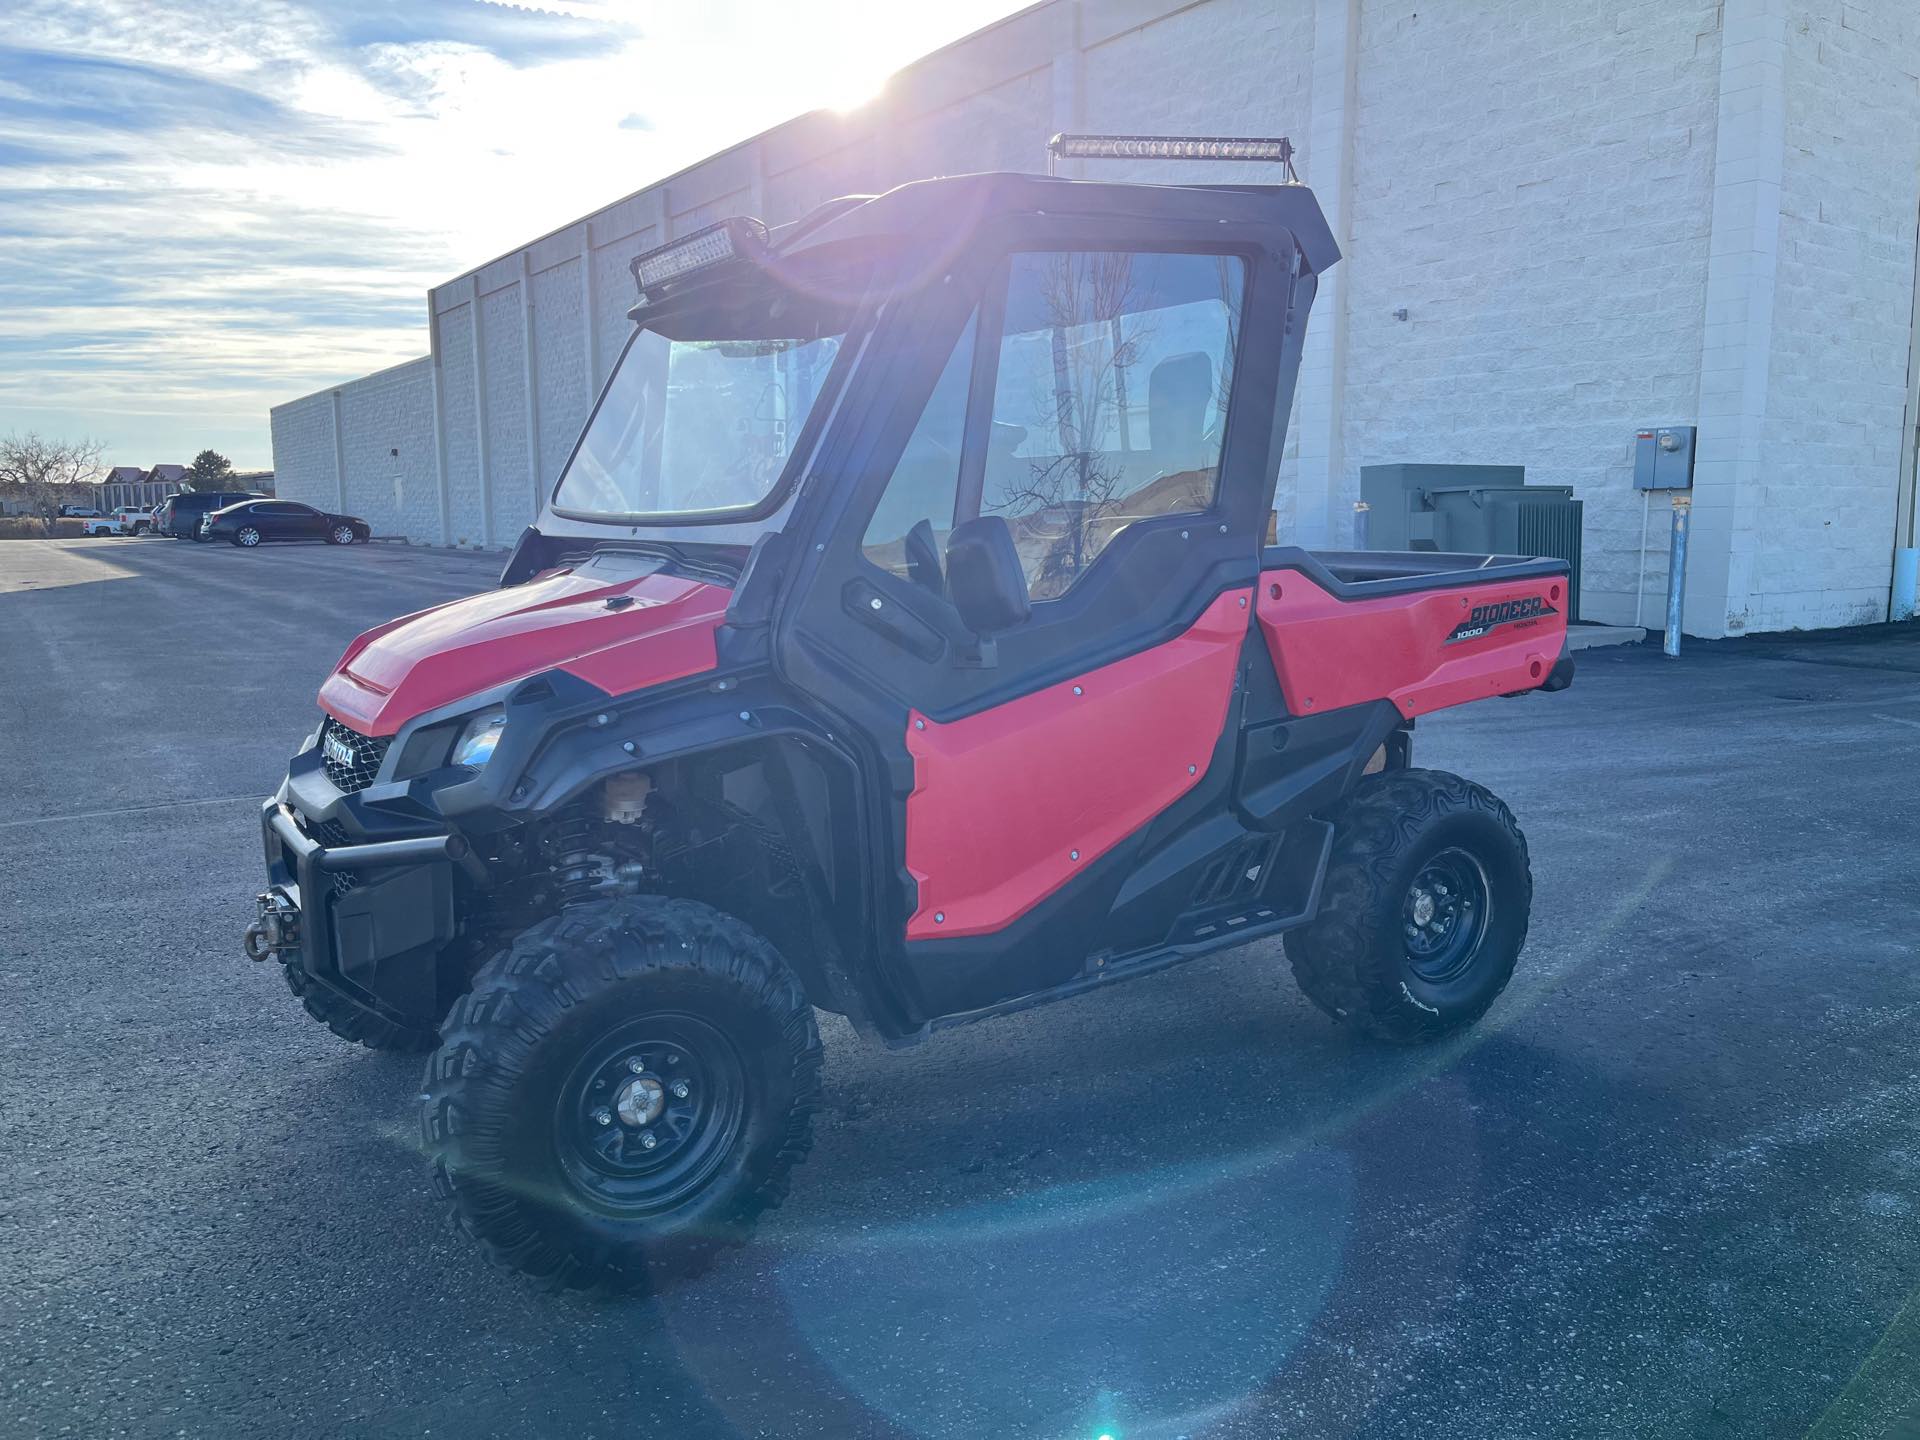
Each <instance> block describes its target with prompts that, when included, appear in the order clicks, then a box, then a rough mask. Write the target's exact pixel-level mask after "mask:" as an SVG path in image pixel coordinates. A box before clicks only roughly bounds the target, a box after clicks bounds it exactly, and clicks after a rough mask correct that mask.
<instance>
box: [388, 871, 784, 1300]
mask: <svg viewBox="0 0 1920 1440" xmlns="http://www.w3.org/2000/svg"><path fill="white" fill-rule="evenodd" d="M424 1091H425V1093H424V1095H423V1096H422V1111H421V1123H422V1131H423V1136H424V1139H425V1144H426V1148H427V1151H428V1154H429V1155H430V1157H431V1158H432V1162H433V1167H434V1175H435V1181H436V1184H437V1186H438V1188H439V1190H440V1192H441V1194H442V1195H443V1196H444V1197H445V1199H446V1200H447V1201H448V1203H449V1204H450V1206H451V1207H452V1210H453V1214H454V1218H455V1220H456V1221H457V1223H458V1224H459V1225H460V1227H461V1228H462V1229H464V1230H465V1231H466V1232H467V1233H468V1234H470V1235H472V1236H473V1237H474V1238H475V1239H477V1240H478V1241H479V1242H480V1244H481V1246H482V1248H483V1249H484V1250H485V1251H486V1252H487V1253H488V1254H489V1255H490V1256H491V1257H492V1258H493V1259H494V1260H496V1261H498V1262H499V1263H501V1264H503V1265H506V1266H509V1267H511V1268H513V1269H517V1270H521V1271H524V1272H526V1273H527V1274H529V1275H532V1276H534V1277H536V1278H538V1279H540V1280H542V1281H544V1282H545V1283H547V1284H549V1285H551V1286H553V1287H555V1288H558V1289H566V1288H585V1287H589V1286H597V1287H600V1288H603V1289H607V1290H614V1291H625V1290H634V1289H640V1288H644V1287H646V1286H647V1285H648V1284H649V1283H650V1282H651V1281H653V1280H655V1279H656V1278H665V1277H666V1276H669V1275H672V1274H677V1273H686V1272H688V1271H691V1270H694V1269H698V1268H699V1267H700V1265H701V1264H702V1263H704V1261H705V1260H707V1259H708V1258H710V1257H711V1256H712V1255H713V1254H715V1253H716V1252H717V1251H718V1250H720V1249H721V1248H722V1247H724V1246H726V1245H729V1244H734V1243H738V1242H739V1241H740V1240H742V1239H744V1238H745V1236H746V1235H747V1233H748V1232H749V1231H750V1230H751V1228H752V1226H753V1224H754V1222H755V1221H756V1220H757V1219H758V1218H759V1216H760V1215H761V1214H762V1213H764V1212H765V1211H767V1210H770V1209H772V1208H773V1207H774V1206H776V1205H778V1204H779V1203H780V1202H781V1200H783V1199H784V1198H785V1197H786V1193H787V1184H788V1178H789V1174H790V1172H791V1171H792V1169H793V1167H794V1166H795V1165H796V1164H798V1163H799V1162H800V1160H802V1159H803V1158H804V1157H805V1155H806V1153H807V1151H808V1150H809V1149H810V1148H811V1146H812V1143H813V1112H814V1110H815V1109H816V1108H817V1106H818V1105H819V1101H820V1035H819V1031H818V1029H817V1028H816V1027H815V1025H814V1018H813V1010H812V1007H811V1006H810V1005H809V1004H808V1003H807V999H806V996H805V994H804V993H803V992H802V990H801V987H800V984H799V982H798V981H797V980H796V979H795V978H794V976H793V974H792V972H791V971H790V970H788V968H787V967H786V965H785V963H784V962H783V961H782V960H781V959H780V957H779V955H778V954H776V953H775V951H774V949H773V947H772V946H771V945H770V944H768V943H767V941H766V940H764V939H762V938H761V937H760V936H759V935H757V934H756V933H754V931H752V930H751V929H749V928H748V927H747V926H746V925H744V924H742V923H741V922H740V921H738V920H735V919H733V918H732V917H731V916H728V915H724V914H722V913H720V912H719V911H717V910H713V909H711V908H709V907H708V906H705V905H701V904H697V903H695V902H693V901H690V900H668V899H662V898H659V897H646V896H643V897H639V898H635V899H629V900H609V901H599V902H594V903H591V904H586V905H579V906H576V907H574V908H572V909H570V910H567V911H565V912H564V913H562V914H560V915H557V916H555V917H553V918H552V919H549V920H545V921H542V922H541V923H540V924H538V925H535V926H534V927H533V928H532V929H530V930H527V931H525V932H523V933H522V934H521V935H520V936H519V937H518V938H517V939H516V940H515V941H514V942H513V944H512V945H511V946H510V947H509V948H508V949H507V950H506V951H505V952H504V953H502V954H500V955H498V956H496V957H495V958H494V959H493V960H491V961H489V962H488V963H487V964H486V965H485V966H483V967H482V968H481V970H480V972H479V974H478V975H476V976H475V977H474V982H473V988H472V990H471V991H469V992H468V993H467V994H466V995H465V996H463V997H461V999H460V1000H459V1001H457V1002H456V1003H455V1005H454V1007H453V1011H452V1013H451V1014H450V1015H449V1016H448V1017H447V1020H446V1023H445V1024H444V1025H443V1026H442V1027H441V1044H440V1049H439V1050H438V1051H437V1052H435V1054H434V1055H433V1057H432V1059H431V1060H430V1062H429V1063H428V1066H427V1077H426V1083H425V1087H424Z"/></svg>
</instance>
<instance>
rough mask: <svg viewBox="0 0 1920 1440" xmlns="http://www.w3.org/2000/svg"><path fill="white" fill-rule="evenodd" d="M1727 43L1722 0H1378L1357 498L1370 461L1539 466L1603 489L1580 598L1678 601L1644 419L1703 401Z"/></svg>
mask: <svg viewBox="0 0 1920 1440" xmlns="http://www.w3.org/2000/svg"><path fill="white" fill-rule="evenodd" d="M1719 41H1720V37H1719V24H1718V15H1717V7H1716V6H1715V5H1714V4H1713V3H1711V0H1705V3H1685V0H1652V3H1643V4H1639V5H1629V6H1622V5H1621V4H1619V3H1617V0H1606V3H1598V0H1567V3H1563V4H1556V5H1553V6H1541V5H1537V4H1534V3H1531V0H1514V3H1504V4H1481V5H1472V6H1445V5H1441V6H1434V5H1427V4H1424V3H1420V0H1366V3H1365V4H1363V5H1362V7H1361V13H1360V35H1359V44H1360V52H1359V57H1358V65H1357V77H1358V113H1357V116H1356V118H1355V129H1354V139H1353V156H1354V159H1353V174H1354V191H1353V221H1352V225H1353V230H1352V234H1351V236H1350V237H1349V243H1348V260H1347V264H1348V265H1349V266H1350V267H1351V268H1350V270H1349V272H1348V275H1347V284H1348V310H1347V323H1348V327H1349V364H1348V368H1347V374H1346V394H1345V402H1346V403H1345V416H1344V437H1343V438H1344V449H1345V460H1346V464H1345V467H1344V469H1343V470H1342V472H1341V474H1340V475H1339V476H1338V477H1337V490H1336V494H1335V497H1334V505H1333V508H1334V513H1335V516H1336V517H1337V518H1338V519H1339V520H1341V521H1343V522H1344V521H1345V520H1346V517H1347V516H1348V515H1349V514H1350V507H1351V504H1352V502H1353V500H1354V499H1356V498H1357V496H1358V484H1359V470H1360V467H1361V466H1362V465H1369V464H1392V463H1395V462H1401V461H1424V462H1430V463H1457V464H1466V463H1480V464H1493V465H1524V466H1526V467H1527V479H1528V481H1529V482H1530V483H1537V484H1557V485H1569V484H1570V485H1572V486H1573V487H1574V492H1575V494H1576V495H1578V496H1579V497H1580V498H1581V499H1582V500H1583V501H1584V502H1585V535H1584V543H1585V575H1584V585H1583V590H1582V613H1583V615H1584V616H1586V617H1587V618H1589V619H1595V620H1604V621H1611V622H1616V623H1622V624H1628V623H1634V621H1635V617H1636V614H1638V616H1639V617H1640V619H1641V621H1642V622H1643V623H1647V624H1655V623H1658V620H1659V617H1660V616H1661V615H1662V614H1663V613H1664V595H1665V586H1666V543H1667V530H1666V527H1667V523H1668V520H1667V515H1666V513H1665V509H1664V502H1662V508H1661V513H1659V514H1657V515H1653V516H1650V517H1646V518H1648V519H1650V520H1651V522H1652V523H1651V524H1650V526H1649V529H1648V538H1647V542H1646V547H1645V549H1644V550H1643V549H1642V546H1641V528H1642V520H1643V516H1646V509H1645V507H1646V504H1647V502H1646V499H1645V496H1644V495H1643V494H1640V493H1636V492H1635V491H1634V489H1633V487H1632V448H1633V433H1634V430H1635V429H1636V427H1639V426H1644V425H1649V424H1672V423H1690V422H1691V421H1692V419H1693V417H1694V414H1695V411H1696V408H1697V403H1698V398H1699V397H1698V385H1699V373H1700V347H1701V335H1702V326H1703V323H1704V318H1703V313H1702V307H1701V295H1702V292H1703V289H1704V286H1705V283H1706V267H1707V235H1708V231H1709V228H1710V225H1711V220H1712V216H1711V204H1710V193H1711V181H1712V172H1713V159H1714V127H1715V94H1716V87H1717V82H1718V75H1719ZM1403 308H1404V310H1405V311H1406V317H1407V318H1406V319H1405V320H1401V319H1399V318H1398V317H1397V314H1396V312H1398V311H1399V310H1401V309H1403ZM1318 321H1319V317H1318V316H1316V317H1315V321H1314V323H1318ZM1643 560H1644V562H1645V567H1644V568H1645V572H1646V573H1645V578H1644V590H1645V598H1644V600H1642V599H1640V598H1639V592H1640V591H1641V590H1642V586H1643V581H1642V574H1641V572H1642V562H1643Z"/></svg>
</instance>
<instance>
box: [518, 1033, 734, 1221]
mask: <svg viewBox="0 0 1920 1440" xmlns="http://www.w3.org/2000/svg"><path fill="white" fill-rule="evenodd" d="M746 1088H747V1080H746V1066H745V1065H744V1064H743V1063H742V1061H741V1059H740V1052H739V1050H738V1049H737V1048H736V1047H735V1046H734V1043H733V1042H732V1041H731V1040H729V1039H728V1038H727V1037H726V1036H725V1035H723V1034H722V1033H721V1032H720V1031H719V1030H717V1029H715V1028H714V1027H713V1026H712V1025H710V1024H708V1023H707V1022H706V1021H704V1020H702V1019H700V1018H699V1017H697V1016H693V1015H685V1014H678V1013H661V1014H657V1015H645V1016H642V1017H640V1018H638V1019H635V1020H630V1021H628V1022H626V1023H625V1024H623V1025H620V1026H618V1027H616V1028H615V1029H613V1030H611V1031H609V1032H608V1033H607V1034H606V1035H604V1036H602V1037H601V1038H600V1039H599V1040H597V1041H596V1042H595V1043H594V1044H593V1045H591V1046H589V1047H588V1048H587V1050H586V1052H585V1053H584V1054H583V1055H581V1057H580V1059H579V1060H578V1061H576V1062H575V1063H574V1066H573V1068H572V1070H571V1071H570V1072H569V1073H568V1075H567V1079H566V1083H565V1084H563V1085H562V1086H561V1087H560V1099H559V1104H558V1106H557V1108H556V1111H555V1114H554V1136H555V1140H556V1144H557V1149H558V1152H559V1159H560V1168H561V1171H562V1173H564V1174H565V1175H566V1177H567V1179H568V1181H569V1182H570V1183H571V1184H572V1185H573V1187H574V1188H575V1190H576V1191H577V1192H578V1193H579V1195H580V1197H581V1198H582V1199H584V1200H585V1201H586V1202H587V1203H589V1204H590V1205H592V1206H593V1207H594V1208H596V1209H598V1210H601V1211H603V1212H605V1213H608V1214H611V1215H616V1216H619V1217H620V1218H623V1219H638V1218H643V1217H646V1216H650V1215H659V1214H662V1213H664V1212H667V1211H670V1210H673V1209H675V1208H676V1207H678V1206H680V1205H684V1204H685V1203H686V1202H687V1201H689V1200H690V1199H692V1198H693V1197H694V1196H695V1195H697V1194H699V1193H700V1191H701V1190H702V1189H703V1188H704V1187H705V1186H706V1184H707V1182H708V1181H710V1180H712V1179H713V1177H714V1175H715V1173H716V1172H718V1171H719V1169H720V1167H721V1165H722V1164H724V1163H725V1161H726V1158H727V1155H728V1154H729V1152H730V1151H731V1150H732V1149H733V1144H734V1141H735V1140H736V1139H737V1138H738V1137H739V1134H740V1129H741V1124H742V1121H743V1118H744V1117H745V1114H746Z"/></svg>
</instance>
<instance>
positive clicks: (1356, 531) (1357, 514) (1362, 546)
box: [1353, 500, 1373, 550]
mask: <svg viewBox="0 0 1920 1440" xmlns="http://www.w3.org/2000/svg"><path fill="white" fill-rule="evenodd" d="M1372 514H1373V507H1372V506H1371V505H1369V504H1367V502H1366V501H1364V500H1356V501H1354V502H1353V548H1354V549H1356V550H1369V549H1371V548H1372V547H1371V546H1370V545H1368V544H1367V540H1368V538H1369V534H1370V532H1371V531H1372V529H1373V527H1372V525H1371V524H1369V523H1368V521H1369V517H1370V516H1371V515H1372Z"/></svg>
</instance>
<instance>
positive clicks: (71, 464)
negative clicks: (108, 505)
mask: <svg viewBox="0 0 1920 1440" xmlns="http://www.w3.org/2000/svg"><path fill="white" fill-rule="evenodd" d="M104 448H105V447H104V446H102V445H101V443H100V442H99V441H98V440H89V439H84V438H83V439H79V440H54V439H49V438H47V437H46V436H43V435H41V434H39V433H38V432H37V431H33V430H29V431H27V432H26V433H25V434H24V435H23V434H17V433H14V432H9V433H8V434H6V435H5V436H0V486H4V487H5V488H6V489H7V490H8V491H10V492H11V493H12V494H13V495H15V496H17V497H18V498H19V499H21V500H23V501H25V502H26V504H27V505H28V506H29V507H30V508H31V509H32V510H33V511H35V512H36V513H37V514H40V515H43V516H48V517H51V516H53V515H55V514H57V513H58V511H59V509H60V507H61V506H62V505H78V504H82V503H85V502H86V501H89V500H91V499H92V498H93V496H92V494H91V493H82V487H90V486H92V485H93V484H94V483H95V482H97V481H98V480H99V479H100V476H101V474H102V473H103V471H102V469H101V466H100V454H101V451H102V450H103V449H104Z"/></svg>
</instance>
